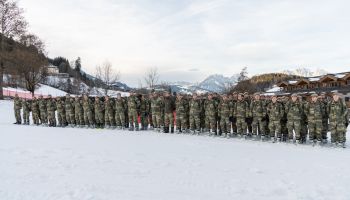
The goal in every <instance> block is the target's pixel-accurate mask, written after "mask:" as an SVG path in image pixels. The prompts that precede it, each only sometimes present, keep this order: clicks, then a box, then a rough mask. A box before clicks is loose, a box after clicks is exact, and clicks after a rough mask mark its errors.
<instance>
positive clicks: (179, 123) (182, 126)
mask: <svg viewBox="0 0 350 200" xmlns="http://www.w3.org/2000/svg"><path fill="white" fill-rule="evenodd" d="M175 107H176V130H177V132H180V133H181V132H182V131H184V130H186V129H187V121H188V120H187V116H188V114H187V113H188V111H189V105H188V102H187V101H186V99H184V97H178V98H177V100H176V103H175Z"/></svg>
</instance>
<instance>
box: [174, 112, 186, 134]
mask: <svg viewBox="0 0 350 200" xmlns="http://www.w3.org/2000/svg"><path fill="white" fill-rule="evenodd" d="M176 129H177V130H185V129H187V119H186V114H182V113H176Z"/></svg>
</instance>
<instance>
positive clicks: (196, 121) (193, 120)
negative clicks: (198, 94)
mask: <svg viewBox="0 0 350 200" xmlns="http://www.w3.org/2000/svg"><path fill="white" fill-rule="evenodd" d="M200 112H201V101H200V99H197V98H195V97H193V98H192V99H191V101H190V129H191V131H192V132H193V133H196V132H197V133H199V132H200Z"/></svg>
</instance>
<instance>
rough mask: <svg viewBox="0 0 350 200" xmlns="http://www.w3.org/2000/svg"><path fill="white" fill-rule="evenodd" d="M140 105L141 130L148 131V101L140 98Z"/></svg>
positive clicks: (145, 98) (143, 97)
mask: <svg viewBox="0 0 350 200" xmlns="http://www.w3.org/2000/svg"><path fill="white" fill-rule="evenodd" d="M140 103H141V105H140V120H141V129H142V130H147V129H148V116H149V109H150V108H149V107H150V106H149V101H148V99H147V97H145V96H142V99H141V102H140Z"/></svg>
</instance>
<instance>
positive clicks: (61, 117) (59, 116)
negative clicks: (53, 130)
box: [57, 111, 66, 126]
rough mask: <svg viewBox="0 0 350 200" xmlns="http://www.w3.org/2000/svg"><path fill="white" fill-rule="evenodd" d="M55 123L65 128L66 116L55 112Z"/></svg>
mask: <svg viewBox="0 0 350 200" xmlns="http://www.w3.org/2000/svg"><path fill="white" fill-rule="evenodd" d="M57 121H58V125H60V126H65V125H66V114H65V113H64V112H61V111H60V112H57Z"/></svg>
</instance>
